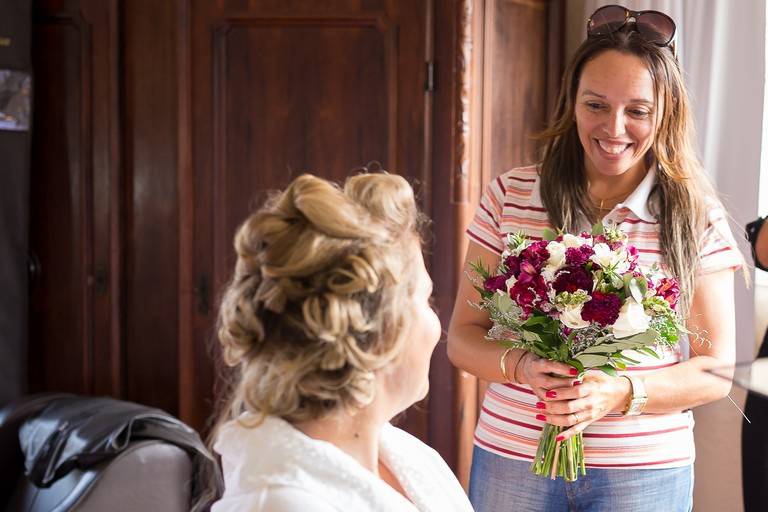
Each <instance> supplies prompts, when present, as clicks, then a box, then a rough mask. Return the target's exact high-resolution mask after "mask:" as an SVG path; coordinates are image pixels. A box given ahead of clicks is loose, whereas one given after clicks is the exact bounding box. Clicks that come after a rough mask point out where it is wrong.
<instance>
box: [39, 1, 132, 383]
mask: <svg viewBox="0 0 768 512" xmlns="http://www.w3.org/2000/svg"><path fill="white" fill-rule="evenodd" d="M116 11H117V10H116V6H115V2H113V1H97V0H90V1H82V2H78V3H76V4H75V3H73V2H68V3H67V4H66V5H62V3H61V2H54V1H39V2H36V3H35V5H34V12H35V18H34V24H33V40H34V44H33V66H34V70H35V109H34V112H35V121H34V129H33V140H32V155H33V157H32V187H31V192H30V202H31V225H30V249H31V252H32V254H33V258H36V259H37V260H38V263H39V265H38V269H39V272H38V273H36V274H34V275H33V276H32V279H31V282H30V341H29V357H28V359H29V380H30V386H29V387H30V390H31V391H37V390H48V389H58V390H65V391H73V392H80V393H112V394H117V393H119V392H120V386H121V372H120V361H119V333H118V328H119V327H118V326H119V323H118V322H117V321H116V319H115V310H116V309H117V308H118V304H119V294H118V293H117V290H118V286H114V283H115V282H116V280H118V279H119V260H118V258H117V257H116V256H115V254H116V253H117V251H116V250H115V249H116V247H117V243H118V242H117V237H116V226H117V225H118V223H117V220H116V218H115V216H114V215H113V208H114V203H115V198H116V195H117V188H116V186H115V185H116V183H115V181H116V180H115V178H116V175H117V167H118V165H117V151H116V144H117V139H116V130H117V125H116V119H117V116H116V113H117V110H116V107H117V96H116V69H117V59H116V57H117V44H116V41H117V30H116V23H115V20H116Z"/></svg>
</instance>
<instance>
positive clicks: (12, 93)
mask: <svg viewBox="0 0 768 512" xmlns="http://www.w3.org/2000/svg"><path fill="white" fill-rule="evenodd" d="M31 104H32V77H31V76H30V75H29V73H23V72H21V71H11V70H8V69H0V130H10V131H17V132H20V131H28V130H29V122H30V114H31V110H32V107H31Z"/></svg>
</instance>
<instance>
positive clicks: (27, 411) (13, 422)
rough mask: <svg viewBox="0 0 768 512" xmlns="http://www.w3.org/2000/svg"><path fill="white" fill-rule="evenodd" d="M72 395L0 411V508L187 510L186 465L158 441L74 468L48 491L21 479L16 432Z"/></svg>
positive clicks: (26, 511)
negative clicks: (86, 465)
mask: <svg viewBox="0 0 768 512" xmlns="http://www.w3.org/2000/svg"><path fill="white" fill-rule="evenodd" d="M72 397H73V395H66V394H60V393H55V394H54V393H50V394H42V395H34V396H29V397H24V398H21V399H18V400H16V401H13V402H11V403H10V404H8V405H7V406H5V407H4V408H3V409H2V410H0V461H2V462H0V510H7V511H20V512H51V511H57V512H58V511H62V512H63V511H77V512H91V511H109V512H123V511H126V512H128V511H131V512H133V511H137V512H151V511H155V510H157V511H169V512H172V511H184V512H187V511H189V510H190V492H191V491H190V487H191V486H190V482H191V480H192V478H193V464H192V461H191V459H190V456H189V455H188V454H187V452H186V451H184V450H183V449H181V448H179V447H177V446H175V445H173V444H170V443H168V442H166V441H162V440H138V441H133V442H131V443H130V444H129V445H128V446H127V447H126V448H125V449H124V450H123V451H121V452H120V453H118V454H117V455H116V456H115V457H113V458H112V459H110V460H107V461H104V462H101V463H99V464H97V465H96V466H93V467H89V468H87V469H79V468H74V469H72V470H70V471H69V472H68V473H67V474H66V475H64V476H63V477H61V478H59V479H57V480H56V481H55V482H53V484H52V485H50V486H49V487H45V488H42V487H38V486H37V485H35V484H34V483H33V482H32V481H31V480H30V479H29V478H27V477H26V475H25V473H24V459H25V455H24V453H23V452H22V448H21V445H20V442H19V435H18V434H19V429H20V428H21V426H22V425H23V424H24V422H25V421H26V420H28V419H31V418H34V417H35V416H36V415H38V414H40V413H41V412H42V411H43V410H44V409H45V408H46V407H47V406H48V405H49V404H51V403H52V402H54V401H55V400H58V399H61V398H68V399H71V398H72Z"/></svg>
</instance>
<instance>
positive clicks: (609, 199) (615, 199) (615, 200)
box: [587, 182, 629, 212]
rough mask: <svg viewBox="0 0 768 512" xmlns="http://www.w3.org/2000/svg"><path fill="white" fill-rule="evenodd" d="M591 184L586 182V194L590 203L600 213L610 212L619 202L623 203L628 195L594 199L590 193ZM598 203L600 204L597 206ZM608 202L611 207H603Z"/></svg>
mask: <svg viewBox="0 0 768 512" xmlns="http://www.w3.org/2000/svg"><path fill="white" fill-rule="evenodd" d="M591 186H592V184H591V183H590V182H587V194H588V195H589V199H590V200H591V201H592V205H593V206H594V207H595V208H596V209H597V210H599V211H601V212H607V211H611V210H612V209H613V207H614V206H616V204H618V202H619V201H623V200H624V199H626V197H627V196H628V195H629V193H626V192H622V193H621V194H618V195H615V196H611V197H604V198H602V199H601V198H598V197H595V196H594V195H593V194H592V192H590V190H589V189H590V188H591ZM598 201H600V204H599V205H598V203H597V202H598ZM606 202H608V204H611V203H613V204H612V205H611V206H604V205H605V203H606Z"/></svg>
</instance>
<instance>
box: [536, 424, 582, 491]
mask: <svg viewBox="0 0 768 512" xmlns="http://www.w3.org/2000/svg"><path fill="white" fill-rule="evenodd" d="M563 430H564V429H563V427H559V426H557V425H550V424H549V423H547V424H546V425H544V430H543V431H542V432H541V439H539V447H538V449H537V450H536V458H535V459H534V460H533V464H531V472H533V474H535V475H539V476H544V477H549V478H551V479H552V480H554V479H556V478H557V477H562V478H564V479H565V480H566V481H567V482H574V481H576V480H577V479H578V478H579V475H586V474H587V469H586V465H585V462H584V440H583V438H582V435H581V433H578V434H576V435H575V436H571V437H569V438H568V439H566V440H564V441H557V436H559V435H560V433H561V432H562V431H563Z"/></svg>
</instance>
